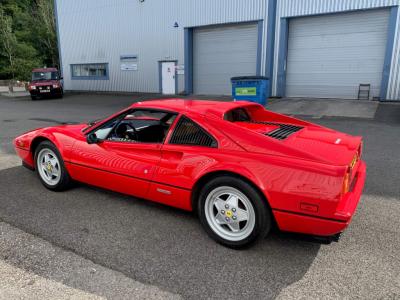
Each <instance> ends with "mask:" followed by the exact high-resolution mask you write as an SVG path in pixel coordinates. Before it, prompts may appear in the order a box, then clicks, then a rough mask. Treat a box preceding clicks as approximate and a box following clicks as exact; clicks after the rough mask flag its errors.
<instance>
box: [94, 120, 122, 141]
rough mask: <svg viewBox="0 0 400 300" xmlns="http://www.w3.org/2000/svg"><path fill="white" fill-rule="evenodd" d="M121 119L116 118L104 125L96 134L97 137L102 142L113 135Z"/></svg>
mask: <svg viewBox="0 0 400 300" xmlns="http://www.w3.org/2000/svg"><path fill="white" fill-rule="evenodd" d="M118 121H119V118H116V119H114V120H112V121H110V122H108V123H106V124H105V125H102V127H100V128H99V129H97V130H96V131H95V132H94V133H95V134H96V137H97V138H98V139H100V140H105V139H106V138H107V137H108V135H109V134H110V133H111V131H112V130H113V128H114V127H115V125H116V124H117V123H118Z"/></svg>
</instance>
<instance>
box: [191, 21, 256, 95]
mask: <svg viewBox="0 0 400 300" xmlns="http://www.w3.org/2000/svg"><path fill="white" fill-rule="evenodd" d="M257 40H258V32H257V23H251V24H241V25H225V26H210V27H200V28H198V29H195V30H194V32H193V92H194V93H195V94H209V95H230V94H231V82H230V78H231V77H233V76H246V75H253V76H254V75H256V64H257Z"/></svg>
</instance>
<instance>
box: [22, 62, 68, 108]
mask: <svg viewBox="0 0 400 300" xmlns="http://www.w3.org/2000/svg"><path fill="white" fill-rule="evenodd" d="M61 79H62V78H61V77H60V73H59V72H58V70H57V69H56V68H42V69H33V70H32V81H31V83H30V84H29V86H28V89H29V93H30V94H31V98H32V100H36V99H38V98H43V97H49V96H50V97H58V98H62V96H63V93H64V91H63V86H62V83H61Z"/></svg>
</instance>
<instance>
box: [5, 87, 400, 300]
mask: <svg viewBox="0 0 400 300" xmlns="http://www.w3.org/2000/svg"><path fill="white" fill-rule="evenodd" d="M153 97H156V96H155V95H100V94H99V95H96V94H91V95H88V94H74V95H66V97H64V99H62V100H59V99H57V100H42V101H30V99H29V98H18V99H11V98H0V128H1V130H0V141H1V146H0V151H2V152H1V153H0V169H2V170H0V221H1V222H2V223H0V225H1V226H0V227H1V229H2V230H1V232H2V236H1V237H0V241H1V243H0V244H1V246H0V261H4V262H6V263H7V265H8V266H11V267H13V268H17V269H18V270H22V271H23V272H28V273H29V274H35V275H36V276H39V277H40V278H43V279H45V280H50V281H52V282H58V283H62V284H63V285H64V286H66V287H70V288H71V289H74V290H78V291H80V292H82V293H88V295H89V296H93V295H96V296H102V297H107V298H124V296H122V295H125V298H128V295H129V293H128V292H127V293H121V292H117V291H119V290H120V289H122V288H125V290H126V289H127V287H129V286H133V287H134V286H136V285H138V286H139V287H140V289H139V292H138V294H137V295H143V296H142V297H143V298H144V297H146V298H152V297H154V298H156V297H163V296H164V297H171V298H174V297H179V296H181V297H183V298H199V299H206V298H224V299H272V298H281V299H298V298H324V299H326V298H331V299H339V298H340V299H343V298H359V299H380V298H382V299H397V298H400V258H399V253H400V218H399V217H398V216H399V215H400V196H399V195H400V184H399V183H398V182H399V178H400V171H399V170H400V151H398V150H397V149H399V148H400V139H399V137H400V105H397V104H381V105H376V107H375V109H374V113H372V114H369V115H366V116H365V117H362V116H361V117H360V116H359V115H358V116H352V115H350V116H348V117H346V118H344V117H337V116H332V115H331V114H327V115H325V114H321V115H312V116H305V117H306V118H309V119H310V120H312V121H314V122H316V123H319V124H322V125H325V126H328V127H332V128H334V129H337V130H341V131H344V132H347V133H350V134H355V135H362V136H363V137H364V159H365V160H366V162H367V165H368V175H367V182H366V187H365V192H364V195H363V197H362V200H361V203H360V206H359V208H358V211H357V214H356V215H355V217H354V219H353V222H352V224H351V225H350V227H349V228H348V230H347V231H346V232H345V233H344V234H343V235H342V238H341V240H340V241H339V243H332V244H329V245H325V244H320V243H317V242H315V241H312V240H310V239H308V238H307V237H303V236H298V235H290V234H285V233H281V232H278V231H276V232H273V233H272V234H271V235H269V236H268V237H267V238H266V239H265V240H263V241H262V242H260V243H258V244H257V245H255V246H254V247H252V248H250V249H247V250H243V251H235V250H231V249H227V248H224V247H222V246H220V245H218V244H216V243H215V242H213V241H212V240H210V239H209V238H208V237H207V235H206V234H205V233H204V232H203V230H202V229H201V227H200V224H199V222H198V221H197V219H196V218H195V217H194V216H193V215H192V214H190V213H187V212H183V211H180V210H177V209H173V208H169V207H166V206H161V205H158V204H154V203H149V202H146V201H143V200H140V199H135V198H132V197H127V196H124V195H120V194H116V193H112V192H108V191H104V190H100V189H96V188H93V187H89V186H85V185H79V184H78V185H77V186H76V187H74V188H73V189H71V190H69V191H66V192H63V193H54V192H50V191H48V190H46V189H45V188H44V187H43V186H42V185H41V184H40V182H39V180H38V178H37V177H36V174H35V173H33V172H31V171H28V170H27V169H25V168H23V167H21V166H18V165H17V164H18V163H17V161H16V160H15V156H13V149H12V146H11V141H12V138H13V137H15V136H16V135H18V134H20V133H22V132H24V131H26V130H29V129H33V128H36V127H42V126H50V125H54V124H61V123H75V122H82V121H88V120H91V119H97V118H100V117H105V116H107V115H110V114H111V113H113V112H115V111H117V110H119V109H122V108H124V107H126V106H127V105H129V104H130V103H132V102H133V101H142V100H146V99H149V98H153ZM282 105H283V104H282V102H281V101H279V100H277V101H272V103H271V104H270V108H271V109H272V110H274V109H275V110H280V109H282ZM287 105H290V103H288V104H287ZM319 105H320V104H319ZM329 105H332V104H331V103H329ZM366 105H370V103H367V104H366ZM274 107H275V108H274ZM283 107H285V109H287V106H285V105H283ZM299 107H300V106H299ZM367 110H368V111H369V112H370V110H371V109H367ZM367 110H366V111H367ZM320 111H326V110H324V109H321V110H320ZM286 112H288V111H286ZM292 113H293V112H292ZM295 113H297V114H299V115H307V113H305V112H303V111H301V110H300V108H299V109H298V111H296V112H295ZM6 164H7V165H6ZM14 235H17V236H24V235H26V239H28V238H29V239H32V240H33V241H35V242H38V243H41V244H46V245H47V246H46V247H53V248H54V249H56V250H53V252H50V253H52V255H48V253H49V251H39V250H36V251H29V249H31V248H34V247H33V246H31V244H29V243H26V242H21V243H17V242H15V240H16V239H14V238H13V236H14ZM17 240H18V239H17ZM32 243H33V242H32ZM43 247H44V246H43ZM39 249H40V248H39ZM54 251H55V252H54ZM71 255H72V256H74V260H75V261H80V262H79V263H71V258H70V256H71ZM89 263H90V264H93V266H98V267H93V266H92V267H93V268H95V269H96V268H102V272H104V273H102V274H106V272H116V274H118V275H115V276H121V277H119V278H124V279H123V280H122V281H120V282H122V284H120V285H119V286H118V282H119V281H118V280H114V281H111V282H109V283H108V287H107V288H104V289H102V288H100V287H99V286H104V284H105V283H104V284H103V282H106V281H105V280H104V278H107V276H104V277H102V276H100V277H96V276H89V275H88V274H87V273H85V272H83V273H81V274H86V275H84V276H82V275H80V276H78V275H75V274H79V273H80V272H81V269H80V267H81V268H82V269H83V270H85V268H86V267H87V266H88V264H89ZM60 266H62V267H60ZM0 269H1V264H0ZM66 274H69V275H66ZM89 274H90V272H89ZM101 278H103V279H101ZM101 280H104V281H101ZM0 289H1V285H0ZM147 289H149V290H147ZM104 290H108V291H109V292H108V293H106V292H105V291H104ZM129 291H130V292H132V291H135V289H134V288H133V290H129ZM140 292H142V293H143V294H140ZM146 293H147V294H146ZM164 293H165V294H164ZM82 295H86V294H82ZM144 295H147V296H144ZM160 295H161V296H160Z"/></svg>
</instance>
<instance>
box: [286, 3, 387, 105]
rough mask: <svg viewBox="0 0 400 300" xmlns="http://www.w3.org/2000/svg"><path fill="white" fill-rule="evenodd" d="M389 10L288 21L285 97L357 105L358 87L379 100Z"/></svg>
mask: <svg viewBox="0 0 400 300" xmlns="http://www.w3.org/2000/svg"><path fill="white" fill-rule="evenodd" d="M389 12H390V11H389V9H379V10H378V9H377V10H370V11H362V12H358V11H357V12H348V13H341V14H332V15H322V16H312V17H304V18H293V19H291V20H290V21H289V39H288V55H287V70H286V96H288V97H314V98H343V99H357V96H358V88H359V84H361V83H363V84H370V85H371V93H370V99H372V98H373V97H379V96H380V85H381V81H382V70H383V63H384V58H385V52H386V41H387V32H388V19H389Z"/></svg>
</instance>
